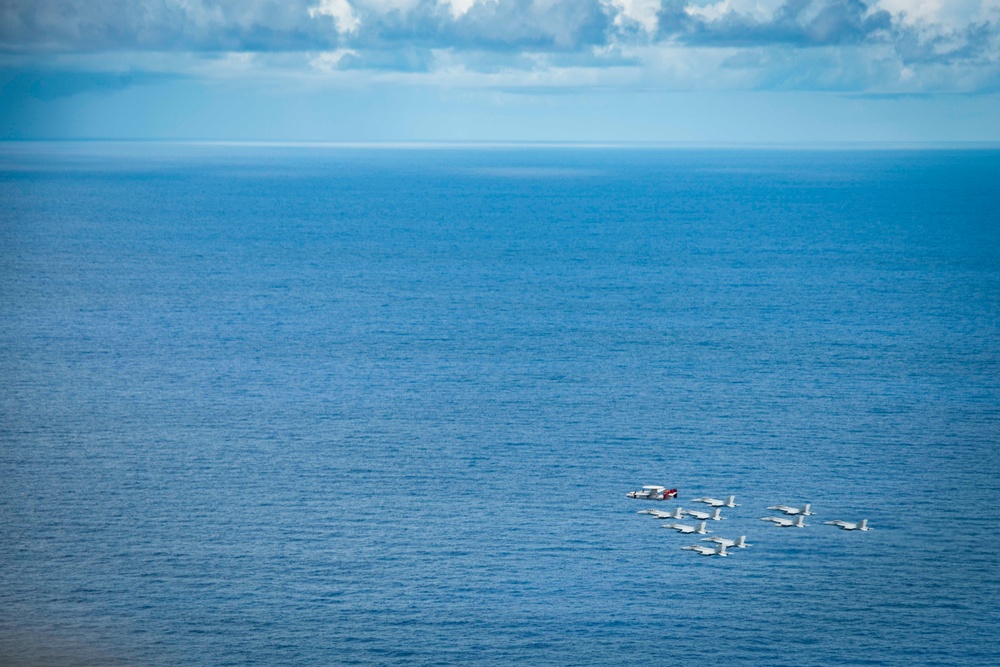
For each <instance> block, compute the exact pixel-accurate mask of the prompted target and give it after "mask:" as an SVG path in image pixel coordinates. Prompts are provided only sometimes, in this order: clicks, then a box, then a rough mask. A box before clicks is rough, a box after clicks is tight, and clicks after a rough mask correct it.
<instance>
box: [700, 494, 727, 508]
mask: <svg viewBox="0 0 1000 667" xmlns="http://www.w3.org/2000/svg"><path fill="white" fill-rule="evenodd" d="M691 502H693V503H705V504H706V505H708V506H709V507H737V505H736V496H729V498H727V499H726V500H719V499H718V498H695V499H694V500H692V501H691Z"/></svg>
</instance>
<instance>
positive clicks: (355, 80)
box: [0, 0, 1000, 144]
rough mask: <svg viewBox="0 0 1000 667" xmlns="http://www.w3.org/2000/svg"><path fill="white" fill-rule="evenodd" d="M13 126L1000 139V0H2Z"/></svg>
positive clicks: (60, 131) (452, 135)
mask: <svg viewBox="0 0 1000 667" xmlns="http://www.w3.org/2000/svg"><path fill="white" fill-rule="evenodd" d="M0 139H8V140H9V139H178V140H233V141H334V142H395V141H403V142H407V141H432V142H433V141H442V142H451V141H460V142H461V141H473V142H475V141H501V142H504V141H531V142H539V141H543V142H544V141H554V142H564V141H571V142H637V143H643V142H647V143H703V144H704V143H709V144H711V143H751V144H752V143H841V142H875V143H895V142H902V143H920V142H1000V0H864V1H863V0H718V1H716V0H283V1H272V0H0Z"/></svg>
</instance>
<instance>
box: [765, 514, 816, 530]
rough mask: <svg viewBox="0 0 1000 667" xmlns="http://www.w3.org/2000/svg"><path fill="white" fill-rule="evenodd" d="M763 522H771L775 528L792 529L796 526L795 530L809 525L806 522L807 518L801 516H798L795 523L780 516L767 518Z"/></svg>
mask: <svg viewBox="0 0 1000 667" xmlns="http://www.w3.org/2000/svg"><path fill="white" fill-rule="evenodd" d="M761 521H770V522H772V523H773V524H774V525H775V526H780V527H781V528H790V527H792V526H794V527H795V528H805V527H806V526H808V525H809V524H808V523H806V522H805V521H806V518H805V517H804V516H802V515H801V514H800V515H799V516H798V518H796V519H795V521H792V520H791V519H785V518H783V517H780V516H765V517H763V518H762V519H761Z"/></svg>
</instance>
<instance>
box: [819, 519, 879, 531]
mask: <svg viewBox="0 0 1000 667" xmlns="http://www.w3.org/2000/svg"><path fill="white" fill-rule="evenodd" d="M823 524H824V525H827V526H840V527H841V528H843V529H844V530H871V528H869V527H868V519H862V520H861V522H860V523H851V522H850V521H840V520H839V519H838V520H837V521H824V522H823Z"/></svg>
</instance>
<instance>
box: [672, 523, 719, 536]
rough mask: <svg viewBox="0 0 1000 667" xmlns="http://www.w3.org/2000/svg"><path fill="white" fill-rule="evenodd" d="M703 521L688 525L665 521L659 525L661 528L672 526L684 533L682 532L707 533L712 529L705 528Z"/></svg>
mask: <svg viewBox="0 0 1000 667" xmlns="http://www.w3.org/2000/svg"><path fill="white" fill-rule="evenodd" d="M705 523H706V522H705V521H702V522H701V523H699V524H698V525H697V526H688V525H685V524H683V523H665V524H663V525H662V526H660V527H661V528H673V529H674V530H676V531H677V532H680V533H684V534H690V533H698V534H699V535H708V534H709V533H711V532H712V531H710V530H706V529H705Z"/></svg>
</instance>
